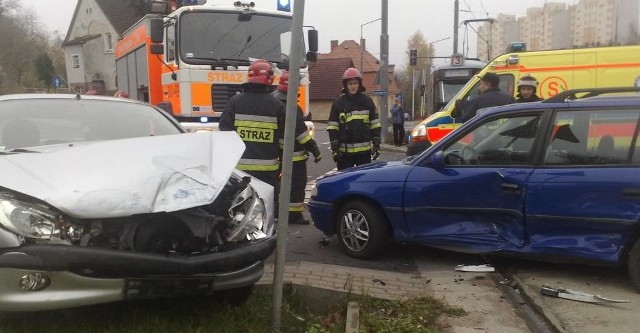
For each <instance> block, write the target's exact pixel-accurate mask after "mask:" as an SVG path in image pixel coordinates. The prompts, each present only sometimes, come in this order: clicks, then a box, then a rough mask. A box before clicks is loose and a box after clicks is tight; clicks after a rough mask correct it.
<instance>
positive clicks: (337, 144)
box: [331, 140, 340, 151]
mask: <svg viewBox="0 0 640 333" xmlns="http://www.w3.org/2000/svg"><path fill="white" fill-rule="evenodd" d="M339 148H340V141H338V140H333V141H331V151H338V149H339Z"/></svg>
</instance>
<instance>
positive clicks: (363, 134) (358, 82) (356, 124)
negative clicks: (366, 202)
mask: <svg viewBox="0 0 640 333" xmlns="http://www.w3.org/2000/svg"><path fill="white" fill-rule="evenodd" d="M342 87H343V90H342V93H343V94H342V95H341V96H340V97H338V98H337V99H336V100H335V101H334V102H333V105H332V106H331V113H330V114H329V122H328V123H327V132H329V140H330V141H331V151H332V155H333V160H334V161H335V162H336V166H337V168H338V170H342V169H346V168H349V167H352V166H356V165H361V164H366V163H371V157H372V156H374V158H375V157H377V155H378V154H379V151H380V127H381V126H380V119H379V118H378V113H377V112H376V106H375V104H373V100H372V99H371V97H369V96H367V95H365V94H363V92H364V91H365V88H364V86H363V85H362V75H360V72H359V71H358V70H357V69H355V68H349V69H347V70H346V71H345V72H344V75H343V76H342Z"/></svg>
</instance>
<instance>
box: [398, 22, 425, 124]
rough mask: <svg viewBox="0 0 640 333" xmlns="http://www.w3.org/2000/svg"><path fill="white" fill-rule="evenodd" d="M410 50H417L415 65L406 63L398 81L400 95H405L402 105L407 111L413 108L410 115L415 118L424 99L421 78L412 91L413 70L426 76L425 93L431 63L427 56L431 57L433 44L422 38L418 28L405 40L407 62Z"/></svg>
mask: <svg viewBox="0 0 640 333" xmlns="http://www.w3.org/2000/svg"><path fill="white" fill-rule="evenodd" d="M411 50H417V51H418V59H417V62H416V65H415V66H409V65H407V67H406V68H405V72H404V75H403V76H402V77H401V79H402V78H404V79H403V80H402V81H398V82H402V85H401V86H402V88H401V90H402V95H403V96H405V98H404V100H403V107H404V108H405V110H407V111H410V110H415V113H416V114H415V115H412V117H413V118H415V116H416V115H419V113H420V106H421V105H423V104H426V99H425V100H424V101H423V100H422V95H421V89H420V88H421V87H420V85H421V83H422V80H419V81H418V87H417V88H418V89H417V90H416V91H415V92H414V91H413V80H414V77H415V76H414V71H415V72H419V73H421V74H420V75H425V76H426V78H425V82H426V83H427V87H425V88H424V92H425V94H427V92H428V89H427V88H428V82H429V80H428V79H427V78H428V77H430V75H431V64H432V59H431V58H428V57H433V55H434V50H433V45H431V44H429V43H428V42H427V40H426V39H425V38H424V35H423V34H422V32H421V31H420V30H418V31H416V32H415V33H413V35H411V36H410V37H409V39H408V40H407V50H406V55H407V58H406V59H407V64H408V63H409V55H410V53H411ZM416 78H417V77H416ZM414 93H415V98H412V97H413V96H414ZM412 99H413V105H412V104H411V103H412Z"/></svg>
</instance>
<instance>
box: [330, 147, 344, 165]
mask: <svg viewBox="0 0 640 333" xmlns="http://www.w3.org/2000/svg"><path fill="white" fill-rule="evenodd" d="M331 156H332V157H333V161H334V162H336V163H338V161H339V160H340V159H341V158H342V152H341V151H337V150H334V151H333V152H332V154H331Z"/></svg>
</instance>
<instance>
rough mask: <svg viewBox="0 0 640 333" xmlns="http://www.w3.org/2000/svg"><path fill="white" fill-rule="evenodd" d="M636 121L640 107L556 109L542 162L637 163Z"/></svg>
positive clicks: (639, 158)
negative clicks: (623, 108) (558, 110)
mask: <svg viewBox="0 0 640 333" xmlns="http://www.w3.org/2000/svg"><path fill="white" fill-rule="evenodd" d="M639 122H640V110H593V111H561V112H558V113H557V115H556V119H555V120H554V127H553V130H552V133H551V138H549V140H548V142H549V144H548V146H547V150H546V154H545V164H546V165H621V164H628V163H629V161H631V162H632V163H634V164H637V163H640V157H639V156H637V154H638V149H637V140H638V138H637V136H638V124H639ZM632 144H634V146H635V147H632V146H631V145H632Z"/></svg>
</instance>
